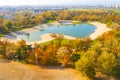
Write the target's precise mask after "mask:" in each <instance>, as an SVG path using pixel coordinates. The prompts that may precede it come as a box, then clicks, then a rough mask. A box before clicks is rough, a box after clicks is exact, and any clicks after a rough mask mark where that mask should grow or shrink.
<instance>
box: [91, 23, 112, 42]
mask: <svg viewBox="0 0 120 80" xmlns="http://www.w3.org/2000/svg"><path fill="white" fill-rule="evenodd" d="M90 24H92V25H94V26H96V29H95V31H94V32H93V33H92V34H91V35H90V36H89V38H91V40H94V39H96V38H97V37H98V36H101V35H102V34H103V33H105V32H108V31H110V30H112V29H110V28H108V27H107V25H106V24H104V23H100V22H90Z"/></svg>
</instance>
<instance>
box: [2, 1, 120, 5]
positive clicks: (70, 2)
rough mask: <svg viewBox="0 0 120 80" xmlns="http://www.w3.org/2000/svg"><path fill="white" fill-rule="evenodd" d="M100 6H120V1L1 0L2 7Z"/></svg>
mask: <svg viewBox="0 0 120 80" xmlns="http://www.w3.org/2000/svg"><path fill="white" fill-rule="evenodd" d="M72 4H73V5H75V4H77V5H78V4H79V5H98V4H120V0H0V5H11V6H17V5H72Z"/></svg>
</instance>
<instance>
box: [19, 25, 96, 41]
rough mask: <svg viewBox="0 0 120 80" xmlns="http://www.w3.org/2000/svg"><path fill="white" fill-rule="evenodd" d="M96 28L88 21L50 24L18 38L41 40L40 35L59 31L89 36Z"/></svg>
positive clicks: (78, 36)
mask: <svg viewBox="0 0 120 80" xmlns="http://www.w3.org/2000/svg"><path fill="white" fill-rule="evenodd" d="M95 29H96V26H94V25H90V24H87V23H82V24H76V25H72V24H70V25H59V26H49V27H46V28H44V29H43V30H36V31H35V32H31V33H29V35H19V36H17V39H24V40H25V41H28V42H33V41H39V40H40V36H41V35H43V34H47V33H57V34H64V35H68V36H72V37H76V38H80V37H82V38H84V37H88V36H89V35H90V34H92V33H93V32H94V31H95Z"/></svg>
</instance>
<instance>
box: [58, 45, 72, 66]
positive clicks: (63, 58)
mask: <svg viewBox="0 0 120 80" xmlns="http://www.w3.org/2000/svg"><path fill="white" fill-rule="evenodd" d="M70 56H71V52H70V50H69V49H68V48H67V47H60V48H59V49H58V51H57V58H58V61H59V62H60V63H62V67H64V66H66V64H67V63H68V61H69V59H70Z"/></svg>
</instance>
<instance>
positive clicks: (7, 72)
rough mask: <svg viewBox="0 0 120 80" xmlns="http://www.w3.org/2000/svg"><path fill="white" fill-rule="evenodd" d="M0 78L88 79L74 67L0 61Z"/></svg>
mask: <svg viewBox="0 0 120 80" xmlns="http://www.w3.org/2000/svg"><path fill="white" fill-rule="evenodd" d="M0 80H87V78H86V77H83V75H82V74H81V73H80V72H79V71H76V70H74V69H68V68H67V69H63V68H45V67H40V66H35V65H29V64H22V63H19V62H15V61H12V62H4V61H2V62H0Z"/></svg>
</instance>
